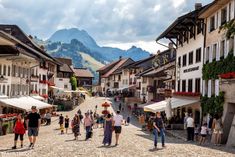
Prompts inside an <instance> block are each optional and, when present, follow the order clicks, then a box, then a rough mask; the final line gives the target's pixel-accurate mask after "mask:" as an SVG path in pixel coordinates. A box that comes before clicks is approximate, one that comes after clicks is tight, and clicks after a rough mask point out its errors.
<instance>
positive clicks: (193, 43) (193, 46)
mask: <svg viewBox="0 0 235 157" xmlns="http://www.w3.org/2000/svg"><path fill="white" fill-rule="evenodd" d="M203 45H204V36H203V35H202V34H199V35H196V40H194V38H191V39H189V43H187V41H186V42H184V43H183V46H181V45H180V46H179V47H178V48H177V50H176V65H178V58H179V57H181V67H180V68H179V69H178V70H176V91H178V80H180V81H181V85H180V86H181V91H182V80H186V91H188V79H193V92H195V79H196V78H202V67H203V47H204V46H203ZM198 48H201V61H200V62H198V63H196V50H197V49H198ZM192 51H193V64H191V65H189V53H190V52H192ZM185 54H187V61H186V66H184V67H183V55H185ZM197 66H199V69H198V70H196V71H191V72H186V73H185V72H184V70H186V69H189V68H194V67H197ZM200 86H201V89H202V79H201V82H200ZM200 92H202V90H201V91H200Z"/></svg>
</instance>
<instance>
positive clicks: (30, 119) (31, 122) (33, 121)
mask: <svg viewBox="0 0 235 157" xmlns="http://www.w3.org/2000/svg"><path fill="white" fill-rule="evenodd" d="M31 109H32V112H31V113H29V114H28V116H27V121H26V122H27V128H28V136H29V142H30V145H29V148H33V147H34V145H35V142H36V138H37V136H38V132H39V127H40V125H41V117H40V115H39V114H38V113H37V108H36V106H32V108H31Z"/></svg>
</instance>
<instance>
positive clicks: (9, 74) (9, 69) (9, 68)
mask: <svg viewBox="0 0 235 157" xmlns="http://www.w3.org/2000/svg"><path fill="white" fill-rule="evenodd" d="M7 73H8V76H11V67H10V65H8V72H7Z"/></svg>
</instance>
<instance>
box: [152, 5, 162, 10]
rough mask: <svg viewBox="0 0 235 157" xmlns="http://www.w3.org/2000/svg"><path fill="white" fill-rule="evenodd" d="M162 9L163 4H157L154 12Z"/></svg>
mask: <svg viewBox="0 0 235 157" xmlns="http://www.w3.org/2000/svg"><path fill="white" fill-rule="evenodd" d="M160 9H161V5H160V4H156V5H155V6H154V8H153V10H154V12H158V11H159V10H160Z"/></svg>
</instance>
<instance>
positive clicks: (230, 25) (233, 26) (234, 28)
mask: <svg viewBox="0 0 235 157" xmlns="http://www.w3.org/2000/svg"><path fill="white" fill-rule="evenodd" d="M220 30H225V31H226V33H225V35H226V38H227V39H230V38H231V37H233V36H234V35H235V20H234V19H233V20H231V21H229V22H227V23H225V24H224V25H223V26H221V27H220Z"/></svg>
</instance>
